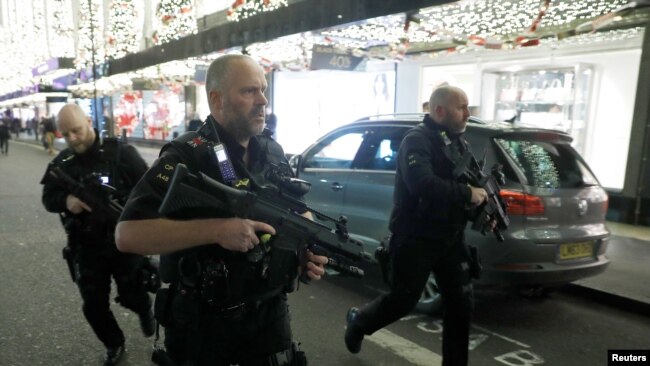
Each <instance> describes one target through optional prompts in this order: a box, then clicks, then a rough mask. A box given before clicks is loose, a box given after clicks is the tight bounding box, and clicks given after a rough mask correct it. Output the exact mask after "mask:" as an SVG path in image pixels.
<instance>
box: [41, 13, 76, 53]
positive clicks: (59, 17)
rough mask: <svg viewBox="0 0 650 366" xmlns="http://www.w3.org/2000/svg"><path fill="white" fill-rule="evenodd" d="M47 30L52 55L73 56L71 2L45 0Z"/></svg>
mask: <svg viewBox="0 0 650 366" xmlns="http://www.w3.org/2000/svg"><path fill="white" fill-rule="evenodd" d="M46 6H47V9H48V24H50V27H51V28H52V30H53V32H49V39H48V44H49V45H50V55H51V56H52V57H75V49H74V28H73V27H72V25H73V24H74V23H73V22H72V4H71V3H70V2H69V1H66V0H47V3H46Z"/></svg>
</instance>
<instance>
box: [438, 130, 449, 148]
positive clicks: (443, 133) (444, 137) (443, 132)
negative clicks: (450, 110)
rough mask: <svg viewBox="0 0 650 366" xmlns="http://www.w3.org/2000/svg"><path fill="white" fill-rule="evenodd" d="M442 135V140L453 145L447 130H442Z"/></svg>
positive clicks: (446, 144) (447, 144)
mask: <svg viewBox="0 0 650 366" xmlns="http://www.w3.org/2000/svg"><path fill="white" fill-rule="evenodd" d="M440 137H442V141H444V142H445V146H449V145H451V140H450V139H449V137H448V136H447V132H445V131H441V132H440Z"/></svg>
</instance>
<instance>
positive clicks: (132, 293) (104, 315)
mask: <svg viewBox="0 0 650 366" xmlns="http://www.w3.org/2000/svg"><path fill="white" fill-rule="evenodd" d="M76 247H77V252H76V257H75V264H76V271H77V285H78V287H79V291H80V292H81V297H82V299H83V308H82V309H83V313H84V315H85V317H86V320H88V323H90V326H91V327H92V329H93V331H94V332H95V334H96V335H97V337H98V338H99V340H100V341H101V342H102V343H103V344H104V346H106V347H107V348H108V347H117V346H119V345H122V344H123V343H124V333H122V330H121V329H120V327H119V326H118V324H117V321H116V320H115V317H114V316H113V313H112V312H111V309H110V300H109V297H110V292H111V277H113V279H114V280H115V284H116V285H117V294H118V297H117V298H116V300H117V301H118V302H119V303H120V304H121V305H122V306H124V307H125V308H127V309H130V310H133V311H134V312H136V313H137V314H138V315H140V314H145V313H146V312H147V311H148V310H149V308H150V306H151V300H150V298H149V295H148V294H147V292H146V291H145V289H144V288H143V286H142V285H141V283H140V282H139V273H138V271H139V269H140V266H141V264H142V260H143V258H142V256H139V255H135V254H126V253H121V252H119V251H118V250H117V248H116V247H115V244H114V243H113V241H112V240H110V241H108V242H105V243H99V242H94V243H93V242H88V241H85V242H83V243H79V245H77V246H76Z"/></svg>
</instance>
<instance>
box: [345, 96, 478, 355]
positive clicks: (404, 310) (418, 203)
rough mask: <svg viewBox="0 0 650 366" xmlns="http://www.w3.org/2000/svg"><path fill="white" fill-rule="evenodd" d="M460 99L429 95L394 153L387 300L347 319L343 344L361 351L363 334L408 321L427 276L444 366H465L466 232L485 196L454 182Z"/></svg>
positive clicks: (461, 127)
mask: <svg viewBox="0 0 650 366" xmlns="http://www.w3.org/2000/svg"><path fill="white" fill-rule="evenodd" d="M467 104H468V103H467V96H466V95H465V93H464V92H463V91H462V90H461V89H459V88H457V87H453V86H442V87H439V88H437V89H436V90H434V91H433V93H432V94H431V97H430V99H429V105H430V108H431V109H430V114H426V115H425V117H424V120H423V122H422V123H421V124H420V125H418V126H416V127H414V128H413V129H411V130H410V131H409V132H407V134H406V135H405V137H404V140H403V141H402V143H401V145H400V148H399V155H398V156H399V158H398V163H397V172H396V176H395V193H394V205H393V211H392V214H391V218H390V224H389V228H390V231H391V233H392V236H391V240H390V244H389V256H390V257H389V258H390V265H389V268H390V270H389V271H390V272H389V279H390V292H389V293H388V294H385V295H381V296H380V297H378V298H377V299H375V300H374V301H372V302H371V303H369V304H367V305H366V306H364V307H363V308H361V309H357V308H354V307H353V308H351V309H350V310H349V311H348V314H347V329H346V332H345V344H346V346H347V348H348V350H349V351H350V352H352V353H358V352H359V351H360V350H361V343H362V341H363V337H364V335H366V334H368V335H369V334H372V333H374V332H375V331H377V330H379V329H381V328H383V327H385V326H387V325H388V324H390V323H392V322H394V321H396V320H398V319H400V318H401V317H403V316H405V315H407V314H408V313H409V312H410V311H411V310H412V309H413V307H414V306H415V305H416V303H417V301H418V299H419V298H420V294H421V293H422V290H423V289H424V286H425V283H426V281H427V279H428V277H429V274H430V273H431V272H432V271H433V273H434V275H435V277H436V283H437V285H438V289H439V290H440V294H441V296H442V298H443V304H444V315H443V326H444V329H443V335H442V338H443V340H442V358H443V363H442V364H443V365H454V366H458V365H467V358H468V351H467V347H468V343H469V327H470V317H471V311H472V306H473V305H472V284H471V276H470V256H469V250H468V248H467V246H466V244H465V239H464V234H463V232H464V228H465V225H466V224H467V221H468V218H469V216H470V210H469V209H470V208H471V207H472V206H473V207H476V206H477V205H479V204H481V203H482V202H483V201H485V200H486V199H487V193H486V191H485V190H484V189H483V188H477V187H472V186H470V185H468V184H466V183H464V182H461V181H457V180H456V179H454V177H453V174H452V171H453V169H454V167H455V166H456V165H457V163H458V162H459V161H461V160H462V156H463V153H466V152H467V151H468V145H467V142H466V141H465V139H464V137H463V132H464V131H465V126H466V123H467V119H468V118H469V111H468V105H467Z"/></svg>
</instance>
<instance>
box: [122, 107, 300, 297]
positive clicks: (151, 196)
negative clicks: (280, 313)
mask: <svg viewBox="0 0 650 366" xmlns="http://www.w3.org/2000/svg"><path fill="white" fill-rule="evenodd" d="M213 127H214V131H213ZM214 132H216V133H217V135H218V136H215V133H214ZM268 132H269V131H265V133H263V134H261V135H258V136H254V137H253V138H251V140H250V141H249V144H248V149H247V151H246V150H245V149H244V148H243V147H242V146H241V145H240V144H239V143H238V142H236V141H235V140H234V138H232V136H230V134H228V133H227V132H226V131H225V130H224V129H223V128H222V127H221V126H220V125H219V123H217V122H216V120H214V118H212V117H211V116H210V117H208V119H207V120H206V122H205V123H204V124H203V125H202V126H201V127H200V128H199V130H198V131H196V132H187V133H185V134H183V135H181V136H179V137H178V138H176V139H174V140H173V141H172V142H170V143H168V144H167V145H165V146H164V147H163V149H162V150H161V153H160V157H159V159H158V160H157V161H156V162H155V163H154V165H153V166H152V167H151V169H150V170H149V171H148V172H147V173H146V175H145V177H144V178H143V179H142V180H141V181H140V182H139V183H138V185H137V186H136V188H135V189H134V191H133V193H132V195H131V197H130V198H129V201H128V203H127V205H126V207H125V210H124V213H123V214H122V217H121V218H120V220H144V219H155V218H160V217H161V215H160V214H159V213H158V208H159V207H160V204H161V203H162V200H163V198H164V196H165V194H166V192H167V189H168V186H169V183H170V182H171V179H172V177H173V175H174V170H175V167H176V165H177V164H179V163H183V164H185V165H186V166H187V168H188V169H189V170H190V172H192V173H194V174H196V173H197V172H202V173H204V174H206V175H208V176H210V177H211V178H213V179H215V180H217V181H220V182H222V183H223V182H224V180H223V178H222V176H221V172H220V170H219V168H218V166H217V164H216V162H215V161H214V158H213V155H212V151H211V147H212V144H213V143H217V142H220V143H223V144H224V145H225V147H226V150H227V153H228V155H229V158H230V160H231V162H232V163H233V167H234V169H235V171H236V174H237V176H238V178H240V179H241V178H252V179H254V180H255V182H256V183H257V184H259V185H267V184H271V182H269V181H268V179H267V177H266V172H267V171H268V170H269V167H270V164H279V163H288V162H287V160H286V157H285V155H284V151H283V150H282V147H281V146H280V145H279V144H278V143H277V142H275V141H274V140H273V139H272V138H271V137H270V134H269V133H268ZM245 152H246V153H247V154H248V156H249V161H250V162H249V165H248V167H246V166H245V164H244V162H243V155H244V153H245ZM287 173H288V174H293V173H292V172H291V171H290V170H289V171H288V172H287ZM296 198H298V199H300V198H299V197H296ZM205 217H232V214H230V213H229V212H225V211H224V212H216V210H212V211H210V212H207V211H204V210H202V209H200V208H197V209H195V210H189V211H184V212H182V213H180V214H178V215H177V216H176V217H173V219H193V218H205ZM269 255H270V256H271V261H272V262H271V263H269V264H268V266H269V267H268V268H269V271H268V272H270V273H269V275H268V276H266V277H263V276H261V272H262V271H261V269H260V268H259V266H261V265H262V262H263V261H261V262H260V263H255V264H251V263H249V262H248V261H247V259H246V254H245V253H241V252H233V251H229V250H226V249H224V248H222V247H221V246H219V245H204V246H200V247H196V248H191V249H187V250H183V251H179V252H175V253H171V254H167V255H161V263H160V269H159V271H160V275H161V279H162V280H163V281H164V282H171V283H172V284H174V283H177V282H178V280H179V279H180V278H179V276H182V275H183V274H181V273H179V269H178V268H179V267H181V268H196V269H200V270H203V269H205V268H207V266H210V265H212V264H214V263H215V262H221V261H223V262H224V263H225V266H226V267H227V269H228V279H227V286H226V285H225V284H224V286H223V288H221V289H217V290H218V292H223V293H221V294H220V300H221V301H220V302H221V304H220V305H219V306H221V307H226V306H228V305H233V304H237V303H240V302H244V301H248V300H250V299H254V298H255V297H256V296H257V295H258V294H261V293H264V292H268V291H272V290H275V289H278V288H283V291H285V292H286V291H290V290H291V288H290V283H291V282H293V280H294V279H295V277H296V275H297V273H296V272H297V268H298V262H297V256H296V253H293V252H287V251H275V250H273V251H271V253H270V254H269ZM181 258H183V259H182V260H183V264H182V265H179V261H180V260H181ZM195 261H198V262H200V263H198V265H196V264H193V263H191V262H195ZM187 272H188V273H191V272H192V271H191V270H188V271H187ZM203 276H204V274H202V275H201V276H200V277H201V278H192V279H185V280H184V281H182V282H183V283H187V282H193V281H196V283H202V282H205V281H203V279H204V278H203ZM187 280H190V281H187ZM226 287H227V291H228V294H226V293H225V292H226Z"/></svg>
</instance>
